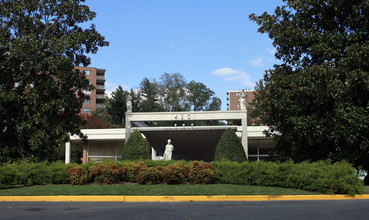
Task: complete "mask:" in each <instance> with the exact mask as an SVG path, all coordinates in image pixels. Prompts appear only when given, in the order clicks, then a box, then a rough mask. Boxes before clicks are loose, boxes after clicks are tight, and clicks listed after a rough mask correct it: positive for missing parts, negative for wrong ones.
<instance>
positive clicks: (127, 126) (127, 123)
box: [125, 112, 132, 143]
mask: <svg viewBox="0 0 369 220" xmlns="http://www.w3.org/2000/svg"><path fill="white" fill-rule="evenodd" d="M130 116H131V114H130V113H128V112H126V126H125V130H126V137H125V138H126V140H125V141H126V143H127V141H128V138H129V136H130V135H131V128H132V125H131V119H130V118H131V117H130Z"/></svg>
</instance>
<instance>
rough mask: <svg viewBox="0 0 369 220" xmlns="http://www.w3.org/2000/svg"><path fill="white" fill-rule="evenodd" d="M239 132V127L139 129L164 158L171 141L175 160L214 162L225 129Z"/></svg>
mask: <svg viewBox="0 0 369 220" xmlns="http://www.w3.org/2000/svg"><path fill="white" fill-rule="evenodd" d="M227 128H231V129H233V130H235V131H236V130H237V126H204V127H167V128H165V129H162V128H161V129H155V128H141V129H140V128H137V129H138V130H139V131H140V132H141V133H143V134H144V135H145V137H146V139H147V140H148V142H149V143H150V145H151V147H153V148H154V149H155V151H156V152H157V153H158V155H160V156H162V155H163V154H164V151H165V145H166V144H167V140H168V139H171V141H172V144H173V146H174V152H173V159H174V160H204V161H212V160H213V159H214V153H215V149H216V146H217V144H218V141H219V139H220V137H221V136H222V134H223V132H224V131H225V129H227Z"/></svg>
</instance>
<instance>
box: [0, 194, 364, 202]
mask: <svg viewBox="0 0 369 220" xmlns="http://www.w3.org/2000/svg"><path fill="white" fill-rule="evenodd" d="M347 199H369V194H363V195H356V196H350V195H271V196H269V195H257V196H225V195H224V196H0V201H3V202H5V201H6V202H13V201H17V202H212V201H214V202H215V201H235V202H236V201H282V200H347Z"/></svg>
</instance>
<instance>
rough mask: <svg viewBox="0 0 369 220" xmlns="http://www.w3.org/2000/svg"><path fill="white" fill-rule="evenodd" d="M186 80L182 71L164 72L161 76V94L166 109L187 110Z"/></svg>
mask: <svg viewBox="0 0 369 220" xmlns="http://www.w3.org/2000/svg"><path fill="white" fill-rule="evenodd" d="M186 85H187V83H186V80H185V79H184V77H183V75H181V74H180V73H172V74H169V73H164V74H163V75H162V76H161V77H160V93H159V94H160V96H161V97H162V99H161V101H162V106H163V107H164V110H165V111H168V112H172V111H187V110H189V108H190V107H189V104H188V102H187V97H186V90H185V88H186Z"/></svg>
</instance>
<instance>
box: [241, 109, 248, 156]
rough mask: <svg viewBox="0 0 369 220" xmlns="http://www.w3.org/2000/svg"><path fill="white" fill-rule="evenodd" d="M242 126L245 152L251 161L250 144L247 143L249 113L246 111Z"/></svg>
mask: <svg viewBox="0 0 369 220" xmlns="http://www.w3.org/2000/svg"><path fill="white" fill-rule="evenodd" d="M241 126H242V138H241V142H242V146H243V149H244V151H245V155H246V158H247V160H248V159H249V150H248V143H247V111H245V115H244V117H243V118H242V119H241Z"/></svg>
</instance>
